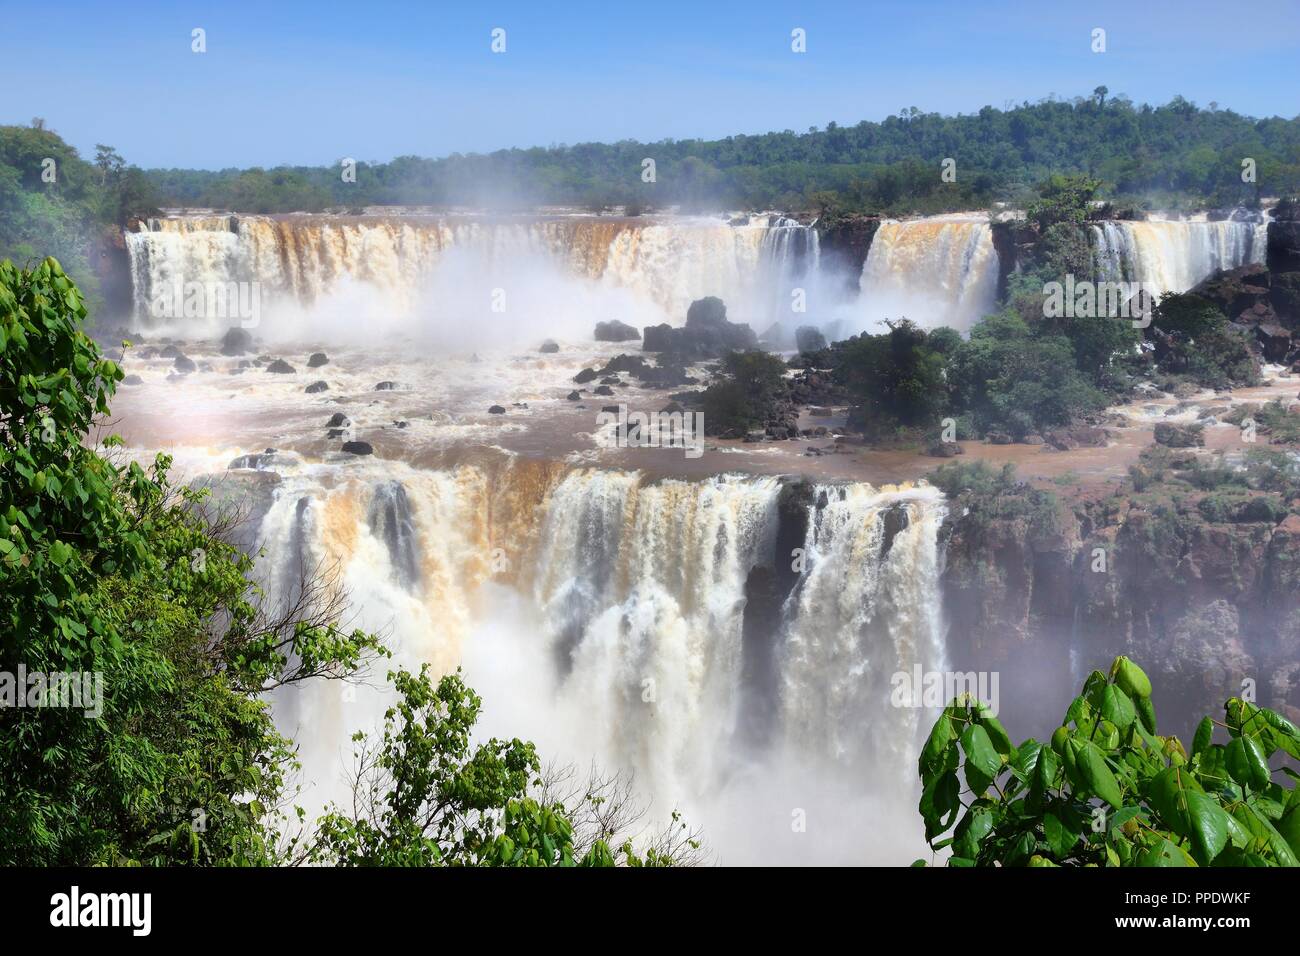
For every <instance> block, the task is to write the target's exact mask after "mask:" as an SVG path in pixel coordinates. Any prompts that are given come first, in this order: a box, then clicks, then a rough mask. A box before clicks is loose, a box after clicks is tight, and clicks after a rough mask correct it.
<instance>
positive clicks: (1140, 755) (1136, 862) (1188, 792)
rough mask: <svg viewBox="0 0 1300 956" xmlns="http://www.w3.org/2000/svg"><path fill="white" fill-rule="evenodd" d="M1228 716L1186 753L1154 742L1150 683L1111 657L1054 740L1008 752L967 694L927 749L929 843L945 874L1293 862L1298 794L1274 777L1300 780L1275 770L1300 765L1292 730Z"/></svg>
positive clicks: (1238, 703)
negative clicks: (1285, 759) (1221, 738)
mask: <svg viewBox="0 0 1300 956" xmlns="http://www.w3.org/2000/svg"><path fill="white" fill-rule="evenodd" d="M1224 712H1225V718H1224V720H1223V721H1215V720H1211V719H1210V718H1209V717H1206V718H1205V719H1204V720H1202V721H1201V723H1200V725H1199V726H1198V727H1197V728H1196V735H1195V737H1194V739H1193V741H1192V749H1191V751H1190V752H1188V751H1187V750H1186V749H1185V748H1184V747H1183V744H1182V742H1181V741H1179V740H1178V738H1177V737H1172V736H1170V737H1161V736H1158V735H1157V734H1156V720H1155V708H1154V707H1153V706H1152V703H1151V683H1150V681H1149V680H1148V679H1147V676H1146V674H1144V673H1143V672H1142V670H1141V668H1139V667H1138V666H1137V665H1136V664H1134V663H1133V662H1132V661H1130V660H1129V659H1128V658H1126V657H1119V658H1116V659H1115V663H1114V664H1113V665H1112V667H1111V670H1110V675H1109V676H1107V675H1105V674H1103V673H1102V672H1101V671H1094V672H1093V673H1092V674H1091V675H1090V676H1089V677H1088V679H1087V681H1085V683H1084V685H1083V691H1082V693H1081V694H1080V695H1079V696H1078V697H1076V698H1075V699H1074V700H1073V701H1072V702H1071V704H1070V707H1069V710H1068V711H1067V712H1066V715H1065V719H1064V721H1063V722H1062V726H1061V727H1059V728H1058V729H1057V730H1056V732H1055V733H1053V734H1052V738H1051V740H1050V741H1049V742H1046V743H1044V742H1039V741H1037V740H1034V739H1033V738H1030V739H1029V740H1026V741H1024V742H1023V743H1022V744H1020V745H1019V746H1018V747H1013V746H1012V745H1011V739H1010V738H1009V737H1008V736H1007V733H1006V730H1005V729H1003V727H1002V725H1001V724H1000V723H999V722H998V720H997V718H996V717H994V716H993V715H992V714H991V713H990V712H989V710H988V708H986V707H985V706H983V705H982V704H981V703H980V702H979V701H977V700H974V699H973V698H971V697H970V696H969V695H964V696H963V697H962V698H959V699H958V700H955V701H954V702H953V703H952V704H951V705H950V706H948V707H947V708H945V709H944V711H943V713H942V714H941V715H940V717H939V719H938V720H937V721H936V722H935V725H934V728H933V730H932V731H931V733H930V737H929V739H928V741H927V742H926V744H925V747H924V749H923V750H922V753H921V757H920V761H919V770H920V776H921V782H922V785H923V787H924V792H923V795H922V797H921V804H920V810H921V816H922V818H923V819H924V821H925V835H926V839H927V841H929V843H930V846H931V847H932V848H933V849H935V850H944V849H947V850H949V851H950V852H951V854H952V855H951V856H950V857H949V859H948V863H949V865H950V866H994V865H1003V866H1288V867H1289V866H1300V860H1298V859H1297V856H1298V855H1300V790H1297V789H1296V788H1295V786H1294V784H1292V785H1291V786H1285V785H1284V784H1282V783H1278V782H1275V781H1274V779H1273V777H1274V775H1276V774H1285V775H1287V776H1289V777H1290V778H1291V779H1292V780H1296V779H1300V773H1297V772H1296V771H1295V770H1294V769H1293V768H1291V767H1282V768H1281V769H1280V770H1273V769H1270V761H1271V760H1273V759H1274V758H1275V756H1276V755H1278V754H1279V753H1284V754H1286V755H1289V756H1290V757H1291V758H1293V759H1300V730H1297V729H1296V727H1295V725H1294V724H1292V723H1291V722H1290V721H1288V720H1287V719H1286V718H1285V717H1282V716H1281V715H1279V714H1276V713H1274V712H1273V711H1271V710H1267V709H1264V708H1261V707H1256V706H1255V705H1253V704H1251V703H1248V702H1246V701H1243V700H1241V699H1239V698H1235V697H1234V698H1232V699H1231V700H1229V701H1228V702H1227V703H1226V704H1225V705H1224ZM1216 733H1221V735H1226V738H1227V742H1226V743H1222V742H1220V743H1216V742H1215V740H1214V738H1215V735H1216ZM963 780H964V781H965V787H966V789H965V790H963V789H962V781H963ZM963 798H966V799H963ZM949 831H951V834H950V835H949V836H946V837H945V836H944V834H945V833H949ZM916 865H924V861H920V860H918V861H917V864H916Z"/></svg>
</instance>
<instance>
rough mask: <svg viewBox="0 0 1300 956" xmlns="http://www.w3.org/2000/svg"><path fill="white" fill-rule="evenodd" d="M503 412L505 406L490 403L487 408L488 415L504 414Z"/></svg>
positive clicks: (504, 411)
mask: <svg viewBox="0 0 1300 956" xmlns="http://www.w3.org/2000/svg"><path fill="white" fill-rule="evenodd" d="M505 413H506V410H505V407H504V406H501V405H492V406H490V407H489V408H488V414H489V415H504V414H505Z"/></svg>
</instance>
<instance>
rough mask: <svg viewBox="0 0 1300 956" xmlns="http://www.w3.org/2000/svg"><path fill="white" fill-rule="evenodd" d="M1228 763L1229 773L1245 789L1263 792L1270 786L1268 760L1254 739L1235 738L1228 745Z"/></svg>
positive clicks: (1246, 737)
mask: <svg viewBox="0 0 1300 956" xmlns="http://www.w3.org/2000/svg"><path fill="white" fill-rule="evenodd" d="M1227 761H1228V773H1230V774H1232V779H1233V780H1235V781H1237V783H1239V784H1241V785H1242V786H1243V787H1250V788H1251V789H1254V790H1261V789H1263V788H1264V787H1267V786H1268V782H1269V776H1270V775H1269V771H1268V758H1267V757H1265V756H1264V748H1263V747H1261V746H1260V745H1259V741H1258V740H1256V739H1255V738H1254V737H1251V736H1241V737H1234V738H1233V739H1232V740H1231V741H1230V742H1229V743H1228V752H1227Z"/></svg>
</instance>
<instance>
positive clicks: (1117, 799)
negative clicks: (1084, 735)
mask: <svg viewBox="0 0 1300 956" xmlns="http://www.w3.org/2000/svg"><path fill="white" fill-rule="evenodd" d="M1066 746H1067V747H1073V748H1075V750H1074V760H1075V764H1076V766H1077V767H1078V768H1079V775H1080V776H1081V777H1082V778H1083V780H1084V782H1085V783H1086V784H1087V785H1088V789H1089V790H1091V791H1092V792H1093V793H1095V794H1096V795H1097V796H1098V797H1100V798H1101V799H1103V800H1105V801H1106V802H1107V803H1109V804H1110V805H1111V806H1112V807H1114V808H1115V809H1116V810H1118V809H1119V808H1120V807H1122V806H1123V805H1124V803H1123V796H1122V795H1121V793H1120V788H1119V781H1118V780H1116V779H1115V774H1114V773H1112V772H1111V769H1110V767H1109V766H1108V765H1107V764H1106V757H1105V755H1104V754H1103V753H1102V752H1101V748H1100V747H1098V746H1097V745H1096V744H1094V743H1093V742H1092V741H1090V740H1085V741H1082V742H1080V741H1078V740H1070V741H1068V742H1067V743H1066Z"/></svg>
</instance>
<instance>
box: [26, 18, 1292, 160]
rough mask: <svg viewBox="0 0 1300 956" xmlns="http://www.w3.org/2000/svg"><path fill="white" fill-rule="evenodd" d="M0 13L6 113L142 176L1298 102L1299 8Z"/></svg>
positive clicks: (1281, 106) (1270, 107)
mask: <svg viewBox="0 0 1300 956" xmlns="http://www.w3.org/2000/svg"><path fill="white" fill-rule="evenodd" d="M552 7H553V9H552ZM0 18H2V19H0V22H2V23H3V24H4V29H3V33H0V85H2V88H3V89H4V96H3V97H2V98H0V100H2V102H0V123H26V122H28V121H29V120H30V119H31V118H32V117H33V116H42V117H44V118H45V120H46V121H47V123H48V125H49V126H50V127H51V128H53V129H55V130H57V131H58V132H59V133H61V134H62V135H63V136H64V137H65V138H66V139H68V140H69V141H70V142H71V143H73V144H74V145H75V146H77V147H78V148H79V149H80V150H81V151H82V153H83V155H90V154H92V153H93V146H94V144H95V143H99V142H103V143H109V144H111V145H114V146H116V147H117V148H118V150H119V151H120V152H121V153H122V154H123V155H124V156H125V157H126V158H127V160H128V161H129V162H133V163H137V164H139V165H142V166H146V167H154V166H186V167H196V168H210V169H216V168H222V167H226V166H251V165H262V166H273V165H277V164H280V163H295V164H298V163H301V164H315V163H330V162H334V161H336V160H337V159H338V158H339V157H342V156H353V157H356V158H358V159H363V160H369V159H373V160H387V159H390V158H392V157H393V156H397V155H403V154H412V153H414V154H418V155H424V156H442V155H446V154H447V153H450V152H472V151H483V150H491V149H497V148H501V147H507V146H533V145H543V146H545V145H551V144H555V143H576V142H583V141H591V140H602V141H611V140H617V139H625V138H631V139H639V140H658V139H662V138H665V137H672V138H677V139H684V138H694V137H702V138H713V137H719V136H725V135H728V134H731V133H758V132H766V131H768V130H780V129H794V130H800V131H802V130H806V129H807V128H808V127H809V126H818V127H821V126H824V125H825V124H826V123H827V122H828V121H831V120H835V121H836V122H839V123H841V124H845V125H847V124H852V123H856V122H858V121H859V120H863V119H868V120H879V119H882V118H884V117H885V116H887V115H889V114H891V113H896V112H898V110H900V109H904V108H906V107H910V106H917V107H919V108H920V109H922V110H924V111H927V112H928V111H932V110H933V111H938V112H942V113H956V112H972V111H975V110H978V109H979V108H980V107H981V106H984V105H993V106H999V107H1000V106H1003V105H1004V104H1007V103H1008V102H1020V101H1022V100H1025V99H1028V100H1031V101H1032V100H1037V99H1040V98H1042V97H1045V96H1048V95H1050V94H1053V93H1054V94H1056V95H1057V96H1059V97H1064V98H1068V97H1071V96H1075V95H1086V94H1088V93H1090V92H1091V90H1092V89H1093V88H1094V87H1096V86H1098V85H1100V84H1105V85H1106V86H1108V87H1109V88H1110V90H1111V93H1112V94H1118V93H1123V94H1127V95H1128V96H1130V97H1131V98H1132V99H1134V100H1136V101H1139V102H1142V101H1148V102H1156V103H1163V102H1166V101H1167V100H1169V99H1170V98H1171V97H1172V96H1174V95H1175V94H1182V95H1183V96H1186V97H1187V98H1189V99H1191V100H1194V101H1196V102H1197V103H1199V104H1201V105H1205V104H1207V103H1209V102H1210V101H1217V102H1218V103H1219V104H1220V106H1223V107H1231V108H1233V109H1235V110H1237V111H1238V112H1242V113H1246V114H1249V115H1254V116H1268V115H1280V116H1286V117H1291V116H1295V115H1296V114H1297V112H1300V95H1298V93H1300V80H1298V79H1297V76H1300V70H1297V63H1298V62H1300V58H1298V57H1297V54H1300V0H1252V2H1250V3H1236V4H1225V3H1223V2H1222V0H1218V2H1209V0H1205V2H1202V0H1184V2H1180V3H1173V2H1170V3H1152V2H1148V0H1125V2H1109V0H1092V2H1076V0H1035V2H1030V0H1023V2H1012V0H1006V2H1001V0H968V2H966V3H953V2H932V3H926V2H920V0H915V2H906V0H899V2H872V0H857V2H841V3H766V2H758V0H755V2H747V3H711V2H706V0H696V2H693V3H678V2H671V0H663V2H646V3H638V2H635V0H609V2H605V3H562V4H561V3H557V4H553V5H552V4H547V3H543V2H533V3H498V2H483V0H475V2H473V3H470V2H464V3H457V4H449V3H440V2H436V0H429V2H412V3H395V2H385V0H366V2H349V3H330V2H325V0H318V2H312V3H299V2H292V0H291V2H274V0H263V2H260V3H246V2H242V0H232V2H221V3H184V2H170V3H151V2H132V3H129V4H118V3H103V2H100V3H90V2H80V0H69V2H63V3H58V4H50V5H45V4H39V5H34V4H22V5H21V6H20V5H18V4H17V3H15V2H14V0H6V2H5V3H4V4H2V5H0ZM195 27H202V28H203V29H204V30H206V32H207V47H208V49H207V52H206V53H203V54H196V53H193V52H191V49H190V47H191V30H192V29H193V28H195ZM495 27H501V28H503V29H505V30H506V52H505V53H504V54H493V53H492V52H491V50H490V42H491V36H490V34H491V31H492V29H493V28H495ZM796 27H800V28H802V29H804V30H805V31H806V32H807V52H806V53H804V54H796V53H793V52H791V49H790V31H791V30H792V29H794V28H796ZM1095 27H1101V28H1103V29H1105V30H1106V40H1107V50H1106V52H1105V53H1100V54H1098V53H1093V52H1092V50H1091V48H1090V44H1091V33H1092V30H1093V28H1095Z"/></svg>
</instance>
